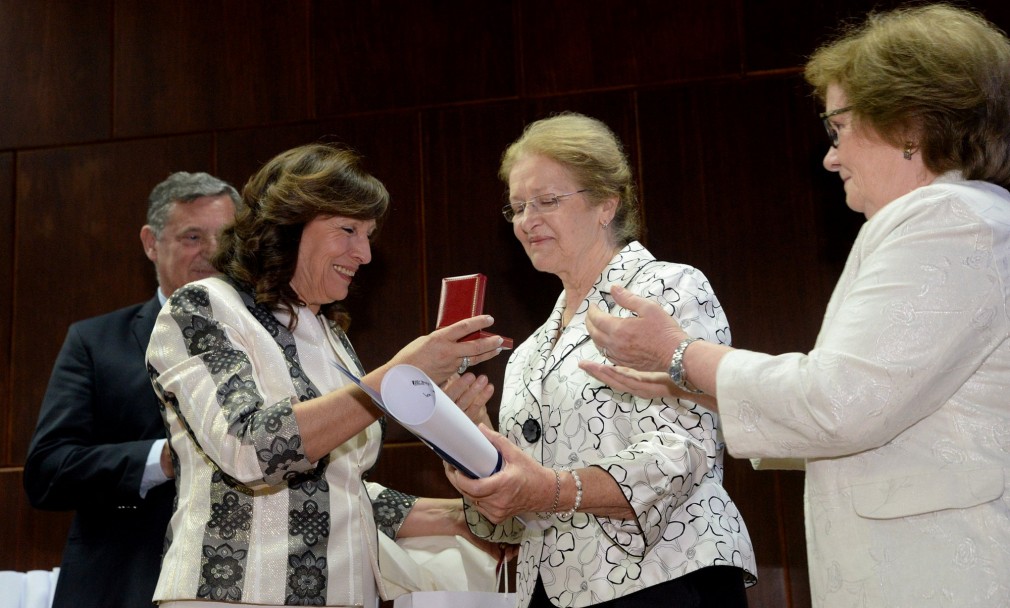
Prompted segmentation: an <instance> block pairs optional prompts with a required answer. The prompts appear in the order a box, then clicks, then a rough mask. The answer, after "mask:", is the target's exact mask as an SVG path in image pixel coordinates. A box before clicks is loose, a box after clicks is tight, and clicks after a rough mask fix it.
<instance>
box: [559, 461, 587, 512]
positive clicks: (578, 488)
mask: <svg viewBox="0 0 1010 608" xmlns="http://www.w3.org/2000/svg"><path fill="white" fill-rule="evenodd" d="M565 470H566V471H568V472H569V473H571V474H572V479H574V480H575V504H573V505H572V508H571V510H570V511H567V512H566V513H564V514H562V515H560V516H559V517H561V519H571V518H573V517H575V513H576V511H578V510H579V507H581V506H582V479H581V478H580V477H579V472H578V471H576V470H575V469H570V468H568V467H565Z"/></svg>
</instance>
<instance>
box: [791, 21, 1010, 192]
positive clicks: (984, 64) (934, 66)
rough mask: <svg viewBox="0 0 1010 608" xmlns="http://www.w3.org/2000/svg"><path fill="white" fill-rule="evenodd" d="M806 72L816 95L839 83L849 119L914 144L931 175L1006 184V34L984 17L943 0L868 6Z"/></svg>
mask: <svg viewBox="0 0 1010 608" xmlns="http://www.w3.org/2000/svg"><path fill="white" fill-rule="evenodd" d="M804 75H805V77H806V80H807V82H809V83H810V84H811V85H812V86H813V87H814V92H815V94H816V95H817V96H818V97H819V98H820V99H821V100H822V101H823V100H824V98H825V96H826V95H827V89H828V86H829V85H832V84H834V85H837V86H838V87H840V88H841V90H842V91H844V93H845V96H846V98H847V100H848V104H849V105H850V106H851V107H852V113H853V116H854V118H855V120H856V122H857V123H859V122H864V123H866V124H867V125H869V127H870V128H871V129H872V130H873V131H874V132H875V133H877V135H879V136H880V137H881V138H882V139H883V140H884V141H885V142H887V143H890V144H891V145H894V146H896V147H898V148H901V147H903V146H904V145H905V143H906V142H910V143H912V144H914V145H916V146H917V147H918V149H919V150H920V151H921V153H922V159H923V162H924V163H925V165H926V167H927V168H928V169H929V170H930V171H932V172H933V173H936V174H937V175H939V174H941V173H944V172H946V171H950V170H954V169H957V170H960V171H962V172H963V173H964V177H965V178H967V179H977V180H984V181H988V182H992V183H995V184H999V185H1001V186H1003V187H1004V188H1006V187H1008V186H1010V41H1008V40H1007V37H1006V35H1005V34H1004V33H1003V32H1002V31H1000V30H999V29H997V28H996V27H995V26H994V25H992V24H991V23H989V22H988V21H986V20H985V19H984V18H983V17H981V16H979V15H977V14H975V13H973V12H971V11H967V10H964V9H960V8H956V7H953V6H950V5H947V4H930V5H925V6H917V7H911V8H902V9H897V10H893V11H888V12H882V13H871V14H870V15H869V17H867V19H866V21H865V22H864V23H862V24H861V25H858V26H855V27H853V28H851V29H849V30H848V31H846V32H844V33H843V34H842V35H841V36H840V37H839V38H837V39H836V40H834V41H833V42H830V43H828V44H827V45H825V46H823V47H821V48H820V49H818V50H817V51H816V52H815V53H814V54H813V55H812V56H811V58H810V60H809V62H808V63H807V65H806V69H805V74H804Z"/></svg>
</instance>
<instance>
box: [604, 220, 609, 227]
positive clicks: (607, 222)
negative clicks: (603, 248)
mask: <svg viewBox="0 0 1010 608" xmlns="http://www.w3.org/2000/svg"><path fill="white" fill-rule="evenodd" d="M609 225H610V220H607V221H606V222H603V227H604V228H606V227H607V226H609Z"/></svg>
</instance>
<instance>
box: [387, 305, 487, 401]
mask: <svg viewBox="0 0 1010 608" xmlns="http://www.w3.org/2000/svg"><path fill="white" fill-rule="evenodd" d="M493 323H494V318H493V317H491V315H480V316H477V317H472V318H469V319H463V320H462V321H457V322H456V323H453V324H452V325H449V326H446V327H443V328H442V329H436V330H435V331H433V332H431V333H430V334H428V335H426V336H421V337H419V338H417V339H415V340H414V341H413V342H411V343H410V344H408V345H406V346H404V347H403V348H402V349H400V352H398V353H396V355H395V356H394V357H393V358H392V359H390V360H389V363H388V364H387V365H388V366H390V367H392V366H393V365H399V364H408V365H413V366H414V367H416V368H418V369H420V370H421V371H423V372H424V373H425V374H427V375H428V377H429V378H431V379H432V380H434V381H435V383H436V384H442V383H443V382H445V381H446V380H447V379H448V378H449V376H451V375H452V374H454V373H457V372H459V371H460V370H462V371H465V368H466V367H470V366H473V365H477V364H478V363H483V362H484V361H487V360H488V359H491V358H494V357H495V356H497V355H498V353H500V352H501V348H500V347H501V345H502V338H501V337H500V336H487V337H484V338H477V339H476V340H467V341H465V342H459V340H460V339H461V338H463V337H465V336H467V335H469V334H472V333H473V332H475V331H479V330H482V329H486V328H488V327H491V325H492V324H493ZM464 357H466V359H465V360H464ZM463 363H466V365H465V366H464V365H463Z"/></svg>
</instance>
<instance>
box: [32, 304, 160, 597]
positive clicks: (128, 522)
mask: <svg viewBox="0 0 1010 608" xmlns="http://www.w3.org/2000/svg"><path fill="white" fill-rule="evenodd" d="M160 308H161V305H160V304H159V303H158V298H157V297H155V298H154V299H152V300H150V301H149V302H147V303H145V304H137V305H134V306H130V307H127V308H123V309H121V310H117V311H115V312H112V313H109V314H106V315H102V316H99V317H94V318H92V319H87V320H84V321H80V322H78V323H74V324H73V325H71V326H70V329H69V330H68V331H67V338H66V341H65V342H64V343H63V348H62V349H61V350H60V354H59V357H58V358H57V359H56V365H55V366H54V368H53V373H52V376H51V377H50V379H49V387H48V388H47V389H46V396H45V399H44V400H43V402H42V410H41V411H40V413H39V422H38V426H37V427H36V429H35V435H34V437H32V442H31V446H30V447H29V450H28V459H27V461H26V463H25V473H24V484H25V490H26V491H27V492H28V497H29V499H30V500H31V503H32V505H34V506H35V507H38V508H40V509H51V510H74V511H76V514H75V516H74V521H73V524H72V525H71V528H70V534H69V537H68V538H67V544H66V547H65V548H64V551H63V562H62V564H61V565H60V567H61V569H60V576H59V582H58V583H57V586H56V595H55V598H54V601H53V606H54V608H63V607H68V608H87V607H89V606H95V607H96V608H97V607H102V608H114V607H116V606H123V607H127V606H128V607H130V608H136V607H138V606H151V598H152V597H153V595H154V587H155V584H156V583H157V580H158V573H159V570H160V568H161V554H162V549H163V545H164V538H165V530H166V528H167V526H168V520H169V517H170V516H171V512H172V502H173V500H174V497H175V487H174V484H173V483H171V482H168V483H164V484H161V485H159V486H156V487H154V488H152V489H151V490H150V491H149V492H148V494H147V497H146V498H145V499H141V498H140V494H139V489H140V480H141V477H142V476H143V472H144V465H145V463H146V461H147V455H148V452H149V451H150V449H151V444H152V443H153V442H154V440H155V439H158V438H162V437H164V436H165V426H164V423H163V422H162V418H161V412H160V410H159V405H158V400H157V398H156V397H155V394H154V389H153V388H152V387H151V380H150V377H149V376H148V373H147V366H146V363H145V355H146V351H147V343H148V341H149V340H150V337H151V331H152V330H153V329H154V321H155V319H156V317H157V316H158V311H159V310H160Z"/></svg>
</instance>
